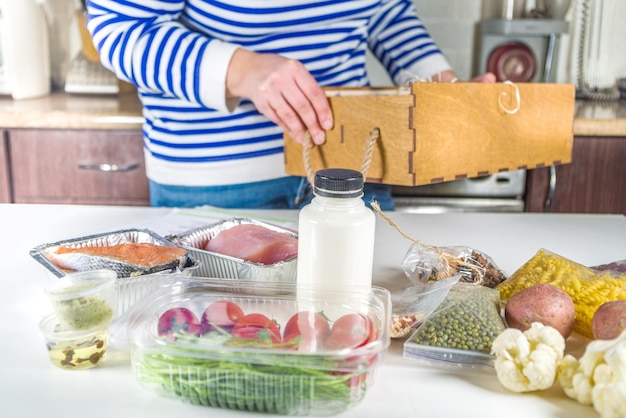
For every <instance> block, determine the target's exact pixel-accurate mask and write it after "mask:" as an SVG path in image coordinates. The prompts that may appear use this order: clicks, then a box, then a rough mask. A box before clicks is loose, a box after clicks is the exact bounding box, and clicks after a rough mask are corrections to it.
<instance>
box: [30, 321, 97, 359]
mask: <svg viewBox="0 0 626 418" xmlns="http://www.w3.org/2000/svg"><path fill="white" fill-rule="evenodd" d="M107 327H108V324H101V325H98V326H95V327H92V328H88V329H84V330H72V329H67V328H66V327H65V326H63V325H62V324H61V323H60V322H59V320H58V318H57V317H56V315H55V314H48V315H47V316H45V317H44V318H43V319H42V320H41V321H40V323H39V329H40V331H41V333H42V334H43V336H44V339H45V342H46V348H47V351H48V357H49V359H50V363H51V364H53V365H54V366H56V367H60V368H62V369H68V370H84V369H91V368H92V367H96V366H98V365H100V364H101V363H102V362H103V361H104V360H105V358H106V349H107V337H108V331H107Z"/></svg>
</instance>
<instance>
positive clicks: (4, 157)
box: [0, 131, 12, 203]
mask: <svg viewBox="0 0 626 418" xmlns="http://www.w3.org/2000/svg"><path fill="white" fill-rule="evenodd" d="M5 134H6V132H5V131H0V203H11V202H12V199H11V178H10V176H9V152H8V150H9V146H8V140H7V136H6V135H5Z"/></svg>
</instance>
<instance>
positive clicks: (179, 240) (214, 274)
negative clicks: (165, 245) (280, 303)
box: [167, 218, 298, 283]
mask: <svg viewBox="0 0 626 418" xmlns="http://www.w3.org/2000/svg"><path fill="white" fill-rule="evenodd" d="M242 224H254V225H259V226H262V227H264V228H267V229H269V230H271V231H276V232H279V233H282V234H288V235H290V236H292V237H295V238H297V237H298V235H297V233H296V232H294V231H292V230H289V229H285V228H281V227H279V226H276V225H272V224H269V223H265V222H261V221H257V220H255V219H250V218H230V219H226V220H223V221H219V222H216V223H213V224H210V225H207V226H203V227H200V228H196V229H192V230H189V231H186V232H183V233H180V234H176V235H170V236H168V237H167V239H168V240H170V241H172V242H174V243H176V244H178V245H180V246H182V247H183V248H185V249H187V250H188V251H189V252H190V253H191V254H192V255H193V257H194V258H196V259H197V260H198V261H199V262H200V267H199V268H197V269H195V270H194V271H193V273H192V275H193V276H198V277H211V278H219V279H231V280H233V279H234V280H245V281H250V282H270V283H295V281H296V273H297V257H293V258H291V259H289V260H285V261H281V262H278V263H275V264H270V265H267V264H258V263H253V262H249V261H246V260H242V259H240V258H236V257H230V256H227V255H223V254H218V253H215V252H212V251H207V250H204V249H203V248H204V247H205V246H206V243H207V242H208V241H209V240H211V239H213V238H214V237H216V236H217V235H218V234H219V233H220V232H222V231H225V230H226V229H229V228H232V227H234V226H237V225H242Z"/></svg>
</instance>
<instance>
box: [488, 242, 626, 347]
mask: <svg viewBox="0 0 626 418" xmlns="http://www.w3.org/2000/svg"><path fill="white" fill-rule="evenodd" d="M536 284H551V285H553V286H556V287H558V288H560V289H562V290H564V291H565V292H567V294H568V295H570V297H571V298H572V300H573V301H574V307H575V310H576V320H575V322H574V330H575V331H576V332H578V333H580V334H582V335H584V336H586V337H588V338H593V333H592V330H591V320H592V318H593V314H594V313H595V311H596V309H598V308H599V307H600V306H601V305H602V304H603V303H605V302H609V301H611V300H619V299H626V274H623V273H614V272H606V271H605V272H598V271H596V270H593V269H590V268H589V267H585V266H583V265H582V264H578V263H575V262H573V261H571V260H568V259H567V258H564V257H561V256H559V255H557V254H554V253H551V252H549V251H546V250H544V249H541V250H539V251H538V252H537V254H535V256H533V258H531V259H530V260H528V262H526V263H525V264H524V265H523V266H522V267H520V268H519V269H518V270H517V271H516V272H515V273H513V274H512V275H511V277H509V278H508V279H507V280H505V281H504V282H502V283H501V284H500V285H499V286H498V287H497V289H498V290H499V291H500V297H501V299H502V300H503V301H505V302H506V301H508V300H509V298H510V297H511V296H513V295H514V294H515V293H517V292H519V291H520V290H523V289H526V288H527V287H530V286H533V285H536Z"/></svg>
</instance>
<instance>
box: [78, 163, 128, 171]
mask: <svg viewBox="0 0 626 418" xmlns="http://www.w3.org/2000/svg"><path fill="white" fill-rule="evenodd" d="M78 168H80V169H81V170H97V171H106V172H109V171H132V170H136V169H138V168H139V163H130V164H122V165H118V164H107V163H104V164H79V165H78Z"/></svg>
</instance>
